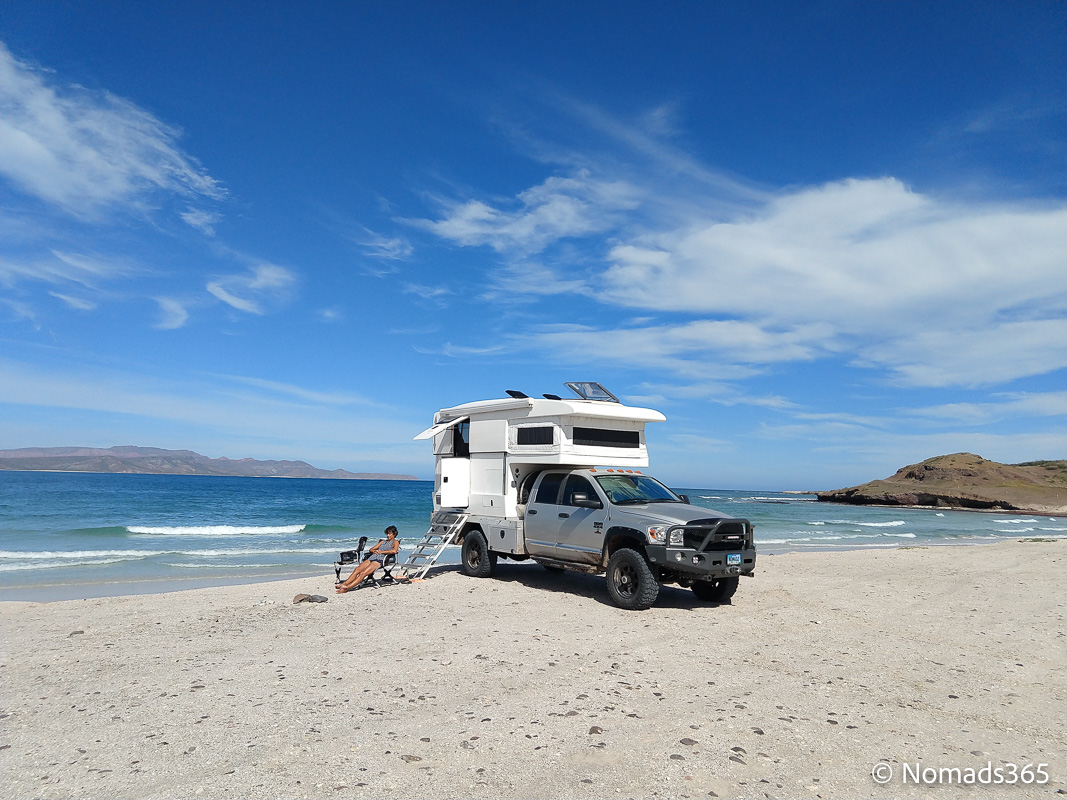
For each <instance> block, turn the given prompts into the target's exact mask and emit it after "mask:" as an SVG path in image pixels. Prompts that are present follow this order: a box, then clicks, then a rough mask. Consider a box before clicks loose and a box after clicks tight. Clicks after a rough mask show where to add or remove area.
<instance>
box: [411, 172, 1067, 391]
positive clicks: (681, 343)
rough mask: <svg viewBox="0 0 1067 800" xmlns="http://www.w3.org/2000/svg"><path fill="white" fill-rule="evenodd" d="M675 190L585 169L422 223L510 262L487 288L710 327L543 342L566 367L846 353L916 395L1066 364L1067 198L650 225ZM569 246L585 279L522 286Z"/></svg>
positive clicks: (811, 192) (694, 365) (804, 208)
mask: <svg viewBox="0 0 1067 800" xmlns="http://www.w3.org/2000/svg"><path fill="white" fill-rule="evenodd" d="M593 187H608V188H607V189H605V190H604V191H594V190H593ZM665 193H668V192H667V190H666V189H664V188H662V187H659V186H656V185H653V184H647V185H643V186H642V187H641V188H640V190H638V189H637V188H635V184H632V183H629V182H626V181H608V180H600V181H593V180H592V179H591V178H590V177H589V175H588V173H581V174H579V175H577V176H576V177H575V178H572V179H556V178H552V179H549V180H548V181H546V182H544V183H543V184H541V185H539V186H536V187H534V188H532V189H530V190H528V191H527V192H525V193H523V194H522V195H520V199H521V207H520V208H518V209H515V210H512V211H504V210H500V209H498V208H494V207H492V206H489V205H487V204H486V203H483V202H481V201H478V200H471V201H468V202H466V203H463V204H457V205H455V206H453V207H452V208H451V209H450V213H449V214H448V215H447V216H446V217H445V219H443V220H441V221H438V222H435V223H427V224H426V225H425V227H427V228H428V229H429V230H432V231H433V232H434V233H436V234H438V235H439V236H441V237H443V238H445V239H448V240H450V241H453V242H456V243H459V244H463V245H489V246H491V247H493V248H494V249H495V250H497V251H498V252H499V253H501V254H502V255H503V256H504V258H503V259H502V263H501V265H500V267H499V269H498V270H497V271H496V273H495V275H494V276H493V278H492V282H493V286H494V287H495V288H491V289H490V295H496V294H500V293H501V292H505V293H510V294H511V295H512V296H523V295H526V296H529V297H536V296H539V295H546V294H561V293H564V292H566V293H569V294H582V295H588V296H591V297H595V298H596V299H598V300H600V301H601V302H604V303H608V304H614V305H617V306H622V307H625V308H628V309H635V310H641V311H654V312H659V313H662V314H678V313H681V314H684V315H685V316H686V317H688V318H691V317H694V316H695V317H703V319H698V320H696V321H691V320H687V321H684V322H679V323H671V324H669V325H666V326H664V325H660V326H649V327H648V328H642V329H640V330H628V331H619V330H609V329H607V328H604V329H600V330H596V329H592V328H584V329H581V330H570V331H567V332H566V333H565V334H563V333H547V334H541V335H539V336H536V337H535V338H536V339H537V341H538V342H539V343H540V344H542V345H544V346H546V347H550V348H551V349H553V350H555V351H556V352H558V353H566V354H569V355H571V356H572V357H580V354H581V353H582V352H587V351H593V350H595V351H596V353H597V355H598V357H600V358H606V359H609V360H617V361H618V362H620V363H634V364H641V365H644V366H651V367H655V368H662V369H665V370H670V371H674V372H676V373H678V374H684V375H689V376H701V375H704V376H707V375H709V374H714V375H716V376H719V377H721V375H722V374H723V373H722V371H721V370H723V369H726V371H727V372H728V371H729V370H728V365H730V364H734V365H738V366H739V365H747V364H768V363H772V362H775V361H807V360H811V359H814V358H821V357H828V356H837V355H841V356H844V357H846V358H850V359H851V361H852V363H853V364H854V365H859V366H864V367H869V368H876V369H880V370H887V371H888V372H889V374H891V375H892V376H893V379H894V380H895V381H896V382H899V383H902V384H906V385H913V386H950V385H965V386H975V385H987V384H997V383H1002V382H1006V381H1011V380H1014V379H1016V378H1021V377H1026V376H1031V375H1038V374H1043V373H1047V372H1051V371H1054V370H1057V369H1060V368H1062V367H1064V366H1067V335H1065V333H1067V328H1065V323H1064V320H1065V319H1067V287H1065V286H1064V283H1063V265H1064V263H1065V262H1067V242H1065V240H1064V235H1063V231H1064V228H1065V224H1067V209H1065V208H1064V207H1063V206H1062V205H1056V206H1050V205H1048V204H1046V205H1044V206H1040V205H1036V204H1029V205H1028V204H1023V203H1017V204H1007V203H1005V204H999V205H994V204H977V203H972V204H966V203H959V202H950V201H946V200H944V199H942V198H938V197H935V196H932V195H929V194H923V193H919V192H916V191H913V190H911V189H909V188H908V187H906V186H905V185H904V184H903V183H901V182H900V181H898V180H895V179H892V178H882V179H850V180H844V181H839V182H834V183H830V184H826V185H823V186H815V187H807V188H801V189H795V190H790V191H783V192H781V193H780V194H779V195H778V196H776V197H773V198H770V199H768V200H766V201H765V202H763V203H762V204H759V203H755V202H752V203H750V204H749V205H748V206H746V207H741V206H738V205H735V206H734V207H733V209H732V210H731V211H730V212H729V214H727V215H725V216H722V217H719V218H713V217H710V216H709V215H708V214H707V213H705V214H703V216H702V215H701V211H700V201H699V199H696V200H694V201H693V202H691V203H690V205H689V207H688V208H687V209H679V208H677V207H675V208H674V209H673V211H674V212H677V213H675V214H673V216H672V215H667V216H663V215H661V214H660V213H659V211H657V214H656V218H652V217H650V216H648V215H647V214H645V210H647V209H648V208H652V207H654V208H656V209H658V210H662V209H663V208H665V207H666V206H667V204H666V203H665V202H664V201H663V199H662V198H663V195H664V194H665ZM606 232H610V233H611V235H612V237H613V238H612V239H607V238H605V235H604V234H605V233H606ZM565 238H574V239H584V242H583V244H584V245H585V248H584V249H578V250H577V255H578V257H579V258H580V260H581V262H582V263H584V265H585V266H584V267H583V268H582V270H581V271H580V272H578V273H577V274H573V273H572V274H564V272H563V269H564V268H563V267H546V266H544V265H543V264H540V263H538V264H531V265H530V271H529V274H525V275H524V272H525V268H526V266H527V262H526V261H525V260H523V259H522V256H524V255H525V254H527V253H530V252H535V251H539V250H543V249H544V248H546V247H548V246H550V245H551V244H553V243H558V242H559V241H561V240H562V239H565ZM605 245H607V246H608V248H607V250H606V252H604V251H603V250H601V248H603V247H604V246H605ZM567 255H570V256H572V257H573V256H574V255H575V253H568V254H567ZM563 260H564V259H562V258H561V259H560V261H561V262H562V261H563ZM561 277H562V278H563V279H564V281H565V282H563V281H561V280H560V278H561ZM576 354H577V355H576ZM709 356H711V357H712V358H713V361H714V363H713V364H711V365H709V364H708V363H707V359H708V357H709ZM745 373H746V370H744V369H740V370H738V371H737V374H739V375H742V374H745Z"/></svg>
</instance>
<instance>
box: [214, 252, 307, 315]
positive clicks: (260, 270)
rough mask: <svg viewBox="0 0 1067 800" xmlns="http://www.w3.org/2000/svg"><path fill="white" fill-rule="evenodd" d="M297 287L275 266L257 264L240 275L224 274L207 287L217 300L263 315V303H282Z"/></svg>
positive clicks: (292, 276) (291, 275)
mask: <svg viewBox="0 0 1067 800" xmlns="http://www.w3.org/2000/svg"><path fill="white" fill-rule="evenodd" d="M295 284H296V276H295V275H294V274H293V273H292V272H290V271H289V270H287V269H285V267H279V266H278V265H277V264H259V265H257V266H255V267H252V268H251V269H249V270H248V272H246V273H243V274H239V275H226V276H224V277H222V278H218V279H216V280H213V281H209V282H208V284H207V287H206V288H207V290H208V292H210V293H211V294H212V295H214V296H215V297H216V298H217V299H219V300H221V301H222V302H224V303H226V304H227V305H228V306H231V307H232V308H236V309H237V310H238V311H244V312H246V313H249V314H265V313H266V308H265V306H264V304H265V303H267V302H270V301H274V302H277V301H280V300H283V299H284V298H285V297H286V296H287V294H288V292H289V290H290V289H291V288H292V287H293V286H294V285H295Z"/></svg>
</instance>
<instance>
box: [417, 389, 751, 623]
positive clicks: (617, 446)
mask: <svg viewBox="0 0 1067 800" xmlns="http://www.w3.org/2000/svg"><path fill="white" fill-rule="evenodd" d="M567 386H568V387H569V388H570V389H571V390H572V391H573V392H574V394H575V395H577V396H576V397H572V398H566V399H564V398H562V397H559V396H558V395H554V394H545V395H542V396H541V397H537V398H534V397H529V396H527V395H525V394H523V393H522V392H518V391H512V390H509V391H508V392H507V395H508V397H507V398H500V399H496V400H482V401H478V402H474V403H465V404H463V405H458V406H452V407H451V408H443V409H441V410H440V411H438V412H437V413H436V414H435V415H434V420H433V422H434V424H433V425H432V426H431V427H430V428H427V429H426V430H425V431H423V432H422V433H420V434H419V435H418V436H416V437H415V439H417V440H418V439H432V441H433V453H434V456H435V457H436V463H435V466H434V490H433V517H432V519H431V525H430V530H429V532H428V533H427V536H426V538H425V539H424V540H423V541H422V542H421V543H420V544H419V546H417V547H416V549H415V551H414V552H413V553H412V555H411V556H410V557H409V559H408V563H407V564H406V565H405V566H406V567H407V568H408V570H407V571H408V574H410V573H411V570H413V569H418V568H419V566H420V563H421V564H425V563H426V562H429V563H433V561H435V560H436V558H437V556H438V555H439V554H440V552H441V551H442V550H443V549H444V547H445V546H447V545H448V544H461V545H462V551H461V567H462V570H463V571H464V572H465V573H466V574H467V575H471V576H473V577H490V576H491V575H492V574H493V571H494V570H495V568H496V564H497V561H498V559H500V558H504V559H513V560H516V561H524V560H527V559H533V560H535V561H537V562H539V563H540V564H542V565H543V566H545V567H546V568H548V569H550V570H557V569H571V570H578V571H581V572H588V573H594V574H598V573H604V574H605V575H606V578H607V587H608V593H609V594H610V596H611V599H612V601H613V602H614V603H615V604H616V605H618V606H620V607H622V608H627V609H633V610H642V609H646V608H649V607H650V606H651V605H652V604H653V603H654V602H655V601H656V597H657V596H658V594H659V587H660V585H661V584H667V583H674V584H678V585H680V586H684V587H688V588H691V589H692V590H693V592H694V593H695V594H696V595H697V597H699V598H700V599H701V600H706V601H709V602H718V603H724V602H729V600H730V598H731V597H732V596H733V594H734V592H735V591H736V589H737V585H738V578H739V577H740V576H741V575H746V576H751V575H752V574H753V571H754V570H755V563H756V548H755V543H754V541H753V529H752V525H751V523H750V522H749V521H748V520H745V519H734V518H730V517H727V516H725V515H723V514H721V513H719V512H716V511H713V510H711V509H707V508H701V507H698V506H693V505H691V504H690V503H689V499H688V498H687V497H686V496H685V495H679V494H676V493H675V492H673V491H672V490H670V489H668V488H667V487H666V486H665V485H663V484H662V483H660V482H659V481H658V480H656V479H655V478H653V477H652V476H651V475H648V474H647V471H646V468H647V467H648V463H649V459H648V450H647V448H646V444H645V425H646V424H648V423H650V422H662V421H664V420H665V419H666V418H665V417H664V416H663V414H661V413H660V412H658V411H654V410H652V409H649V408H639V407H634V406H626V405H623V404H622V403H621V402H619V400H618V398H616V397H615V396H614V395H613V394H611V393H610V392H609V391H607V390H606V389H605V388H604V387H603V386H601V385H600V384H599V383H593V382H574V383H568V384H567ZM425 568H428V567H425ZM425 568H424V569H423V572H425Z"/></svg>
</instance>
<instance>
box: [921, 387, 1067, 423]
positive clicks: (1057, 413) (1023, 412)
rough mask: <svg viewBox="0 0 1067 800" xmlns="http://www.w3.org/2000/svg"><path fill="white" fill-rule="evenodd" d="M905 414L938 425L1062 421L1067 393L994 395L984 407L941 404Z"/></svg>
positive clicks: (965, 404)
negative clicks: (1041, 419) (1038, 419)
mask: <svg viewBox="0 0 1067 800" xmlns="http://www.w3.org/2000/svg"><path fill="white" fill-rule="evenodd" d="M908 413H909V414H911V415H913V416H915V417H919V418H923V419H928V420H930V421H931V422H933V423H935V424H938V425H943V424H945V423H946V422H951V423H955V424H958V425H987V424H990V423H994V422H999V421H1001V420H1004V419H1011V418H1017V417H1062V416H1067V392H1037V393H1029V392H1021V393H1013V394H1003V395H995V396H994V398H993V399H991V401H990V402H987V403H945V404H944V405H939V406H929V407H927V408H914V409H910V410H909V411H908Z"/></svg>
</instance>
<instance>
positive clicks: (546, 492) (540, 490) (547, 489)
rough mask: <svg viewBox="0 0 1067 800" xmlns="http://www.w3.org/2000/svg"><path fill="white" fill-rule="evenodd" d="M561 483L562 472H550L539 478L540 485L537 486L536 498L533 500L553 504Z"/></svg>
mask: <svg viewBox="0 0 1067 800" xmlns="http://www.w3.org/2000/svg"><path fill="white" fill-rule="evenodd" d="M561 483H563V473H562V472H550V473H549V474H548V475H545V477H543V478H541V485H540V486H538V487H537V499H536V500H535V501H534V502H535V503H547V504H549V505H555V504H556V498H557V497H558V496H559V487H560V484H561Z"/></svg>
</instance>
